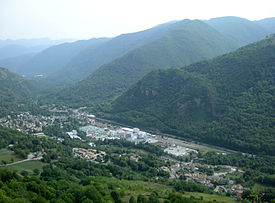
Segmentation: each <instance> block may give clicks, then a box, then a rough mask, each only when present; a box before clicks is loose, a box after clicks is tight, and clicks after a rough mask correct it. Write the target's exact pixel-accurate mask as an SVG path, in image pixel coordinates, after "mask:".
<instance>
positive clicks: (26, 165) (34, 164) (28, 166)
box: [5, 161, 46, 173]
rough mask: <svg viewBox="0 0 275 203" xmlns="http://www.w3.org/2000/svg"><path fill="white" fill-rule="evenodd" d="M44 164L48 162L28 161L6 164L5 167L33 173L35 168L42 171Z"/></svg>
mask: <svg viewBox="0 0 275 203" xmlns="http://www.w3.org/2000/svg"><path fill="white" fill-rule="evenodd" d="M44 165H46V164H45V163H42V162H41V161H26V162H23V163H19V164H15V165H11V166H6V167H5V168H7V169H10V170H15V171H18V172H21V171H27V172H28V173H32V172H33V170H34V169H38V170H39V171H40V172H41V171H42V167H43V166H44Z"/></svg>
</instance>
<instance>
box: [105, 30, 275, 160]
mask: <svg viewBox="0 0 275 203" xmlns="http://www.w3.org/2000/svg"><path fill="white" fill-rule="evenodd" d="M274 79H275V35H272V36H271V37H269V38H266V39H264V40H262V41H259V42H256V43H253V44H251V45H248V46H245V47H242V48H240V49H238V50H237V51H235V52H232V53H229V54H226V55H223V56H219V57H216V58H214V59H211V60H208V61H202V62H199V63H195V64H193V65H190V66H187V67H184V68H182V69H165V70H155V71H153V72H151V73H149V74H148V75H146V76H145V77H144V78H143V79H142V80H140V81H139V82H138V83H136V84H135V85H133V86H132V87H131V88H130V89H129V90H127V91H126V92H125V93H124V94H123V95H122V96H120V97H118V98H117V99H116V100H115V101H114V102H113V103H112V105H111V107H110V110H109V114H106V117H107V118H111V119H114V120H116V121H119V122H123V123H126V124H130V125H134V126H140V127H143V128H147V129H153V130H160V131H162V132H167V133H172V134H175V135H178V136H182V137H184V138H189V139H192V140H198V141H201V142H205V143H210V144H214V145H219V146H223V147H227V148H231V149H235V150H239V151H246V152H250V153H265V154H270V155H275V151H274V149H275V137H274V136H275V134H274V132H275V128H274V123H275V115H274V104H275V100H274V95H275V91H274V90H275V81H274Z"/></svg>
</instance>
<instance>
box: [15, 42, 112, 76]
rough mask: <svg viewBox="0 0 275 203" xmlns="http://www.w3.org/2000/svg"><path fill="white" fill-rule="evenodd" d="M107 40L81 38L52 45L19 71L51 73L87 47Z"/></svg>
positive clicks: (29, 73)
mask: <svg viewBox="0 0 275 203" xmlns="http://www.w3.org/2000/svg"><path fill="white" fill-rule="evenodd" d="M107 40H108V39H106V38H99V39H90V40H80V41H76V42H73V43H63V44H59V45H55V46H51V47H49V48H47V49H45V50H44V51H42V52H40V53H38V54H36V55H35V56H33V57H32V58H31V59H30V60H29V61H28V62H27V63H25V64H24V65H23V66H22V68H21V69H20V71H19V72H18V73H20V74H24V75H27V76H34V75H37V74H41V75H49V74H51V73H53V72H57V71H58V70H60V69H62V68H63V67H64V66H65V65H66V64H67V63H68V62H69V61H70V60H71V59H72V58H73V57H75V56H76V55H77V54H78V53H79V52H80V51H82V50H84V49H86V48H87V47H97V46H99V45H101V44H102V43H104V42H106V41H107Z"/></svg>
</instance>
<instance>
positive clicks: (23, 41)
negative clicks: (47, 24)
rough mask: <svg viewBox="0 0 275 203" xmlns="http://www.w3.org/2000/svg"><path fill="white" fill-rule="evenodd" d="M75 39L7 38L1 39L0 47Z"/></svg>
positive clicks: (44, 43)
mask: <svg viewBox="0 0 275 203" xmlns="http://www.w3.org/2000/svg"><path fill="white" fill-rule="evenodd" d="M72 41H75V40H74V39H60V40H51V39H49V38H37V39H17V40H12V39H6V40H0V48H2V47H4V46H8V45H20V46H24V47H36V46H47V47H49V46H53V45H57V44H61V43H65V42H72Z"/></svg>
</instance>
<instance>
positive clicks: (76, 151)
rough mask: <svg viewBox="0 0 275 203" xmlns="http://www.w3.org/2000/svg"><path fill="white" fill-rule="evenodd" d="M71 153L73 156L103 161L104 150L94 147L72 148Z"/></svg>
mask: <svg viewBox="0 0 275 203" xmlns="http://www.w3.org/2000/svg"><path fill="white" fill-rule="evenodd" d="M73 155H74V157H79V158H81V159H86V160H89V161H95V162H104V157H105V156H106V152H103V151H99V150H96V149H83V148H73Z"/></svg>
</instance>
